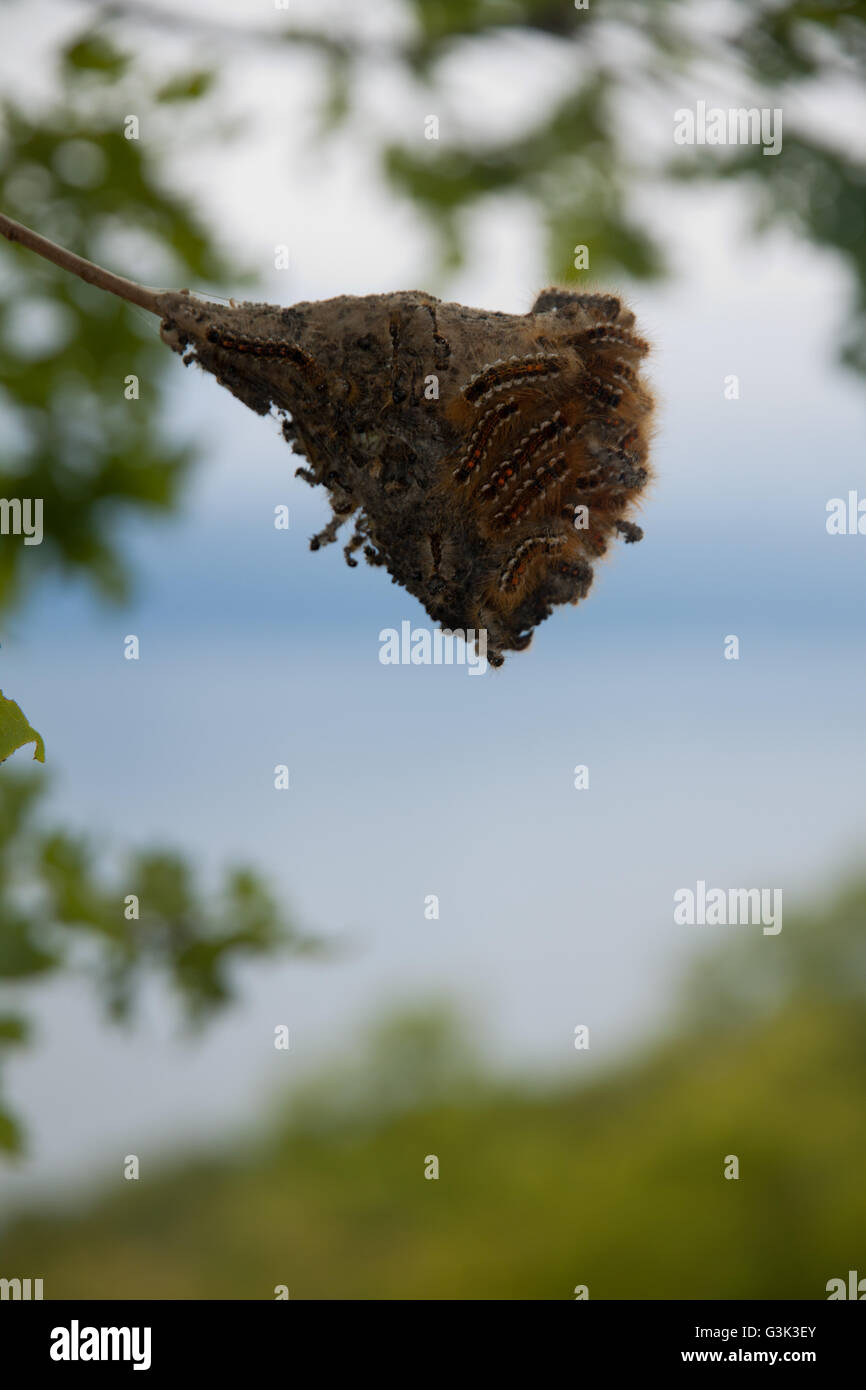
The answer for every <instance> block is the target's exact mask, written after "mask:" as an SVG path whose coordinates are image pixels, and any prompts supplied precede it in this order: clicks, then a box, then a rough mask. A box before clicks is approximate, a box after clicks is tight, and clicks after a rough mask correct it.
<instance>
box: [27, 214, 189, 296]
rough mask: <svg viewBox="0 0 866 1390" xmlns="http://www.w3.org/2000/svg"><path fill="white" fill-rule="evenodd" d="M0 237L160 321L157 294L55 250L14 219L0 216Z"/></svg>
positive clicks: (132, 281) (58, 247) (158, 294)
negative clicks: (137, 307)
mask: <svg viewBox="0 0 866 1390" xmlns="http://www.w3.org/2000/svg"><path fill="white" fill-rule="evenodd" d="M0 233H2V234H3V236H5V237H6V240H7V241H13V242H14V241H17V242H18V243H19V245H21V246H26V247H27V249H28V250H29V251H35V252H36V254H37V256H42V257H43V259H44V260H46V261H51V263H52V264H53V265H56V266H59V267H60V269H61V270H68V271H70V272H71V273H72V274H73V275H77V276H78V278H79V280H84V281H85V283H86V284H88V285H95V286H96V288H97V289H100V290H108V292H109V293H110V294H116V295H117V296H118V297H119V298H120V299H125V300H126V301H127V303H129V304H137V305H138V306H139V308H140V309H147V310H148V312H149V313H151V314H156V315H157V317H162V308H161V307H160V300H161V294H160V292H159V291H158V290H149V289H146V288H145V286H144V285H138V284H136V282H135V281H134V280H127V279H126V278H125V277H124V276H123V275H114V274H112V272H111V271H110V270H104V269H103V268H102V266H100V265H94V263H93V261H86V260H85V259H84V257H83V256H76V254H75V252H74V251H67V250H66V249H65V247H63V246H58V245H57V243H56V242H54V241H49V240H48V238H47V237H44V236H40V235H39V233H38V232H34V231H31V229H30V228H29V227H25V226H24V225H23V223H21V222H16V221H15V219H14V218H12V217H7V216H6V215H5V214H4V213H2V212H0Z"/></svg>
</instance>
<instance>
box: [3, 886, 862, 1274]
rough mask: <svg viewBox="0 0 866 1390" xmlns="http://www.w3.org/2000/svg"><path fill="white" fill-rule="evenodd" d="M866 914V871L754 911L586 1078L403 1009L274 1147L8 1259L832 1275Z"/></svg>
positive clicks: (854, 1222) (853, 1121)
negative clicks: (636, 1036)
mask: <svg viewBox="0 0 866 1390" xmlns="http://www.w3.org/2000/svg"><path fill="white" fill-rule="evenodd" d="M864 929H866V882H863V881H861V882H859V883H857V884H855V885H853V886H852V888H851V889H850V890H849V891H847V892H846V893H844V894H843V895H842V896H841V897H840V898H839V899H838V900H837V901H836V902H835V903H831V904H829V905H828V906H826V907H821V908H818V909H817V910H816V911H814V912H807V913H801V914H800V915H799V916H798V917H797V918H796V919H795V918H794V917H793V916H789V917H788V918H786V921H785V927H784V938H785V945H786V951H785V952H784V959H783V953H781V952H780V951H779V950H778V943H777V941H776V940H775V939H772V940H770V939H768V938H765V937H763V936H762V935H761V934H760V933H759V934H757V935H754V934H753V933H754V932H755V931H756V930H757V929H755V928H748V927H746V928H740V929H739V930H740V931H741V932H742V933H743V934H744V939H743V942H742V945H741V946H737V947H734V948H733V949H732V943H730V942H726V943H725V945H724V947H723V948H721V949H717V950H716V952H715V953H712V954H708V955H707V957H706V958H705V959H703V960H702V961H701V963H700V968H699V969H698V970H696V972H695V975H694V977H693V978H690V979H689V980H688V981H687V983H686V985H685V988H684V994H683V998H682V1000H681V1002H680V1004H679V1005H678V1007H677V1008H676V1010H675V1011H674V1012H673V1013H672V1015H671V1018H670V1020H669V1027H668V1029H667V1032H666V1034H665V1035H664V1036H663V1037H662V1038H661V1039H660V1040H657V1041H656V1042H655V1043H649V1044H647V1045H646V1046H645V1047H644V1048H642V1049H641V1051H640V1054H639V1055H632V1056H631V1057H630V1058H627V1059H626V1060H624V1061H620V1062H619V1063H618V1064H616V1065H614V1066H613V1067H609V1068H608V1069H606V1070H605V1071H604V1072H603V1073H602V1074H601V1076H600V1078H598V1079H596V1080H593V1081H590V1082H588V1083H584V1082H581V1080H580V1079H579V1078H580V1073H581V1070H582V1067H583V1066H584V1065H585V1059H586V1054H584V1053H580V1052H573V1053H572V1063H571V1065H570V1076H569V1078H568V1079H567V1080H566V1079H563V1078H562V1077H560V1078H559V1079H558V1080H556V1081H547V1082H542V1083H540V1084H539V1083H536V1084H534V1085H533V1084H531V1083H529V1082H528V1081H526V1080H525V1079H522V1080H517V1079H515V1080H512V1081H508V1080H507V1079H505V1080H503V1079H502V1078H501V1077H494V1076H492V1075H490V1074H488V1073H486V1072H485V1070H484V1068H483V1067H482V1065H481V1064H480V1062H479V1061H478V1059H477V1057H475V1056H474V1055H473V1050H472V1047H471V1045H470V1043H469V1042H468V1040H467V1039H466V1038H465V1037H463V1036H461V1033H460V1031H459V1028H457V1026H456V1024H455V1021H454V1019H453V1018H452V1017H451V1016H450V1015H449V1014H448V1013H447V1012H445V1013H437V1012H435V1011H433V1012H427V1013H423V1014H420V1015H416V1016H406V1017H402V1018H397V1019H394V1020H392V1022H391V1023H390V1024H388V1025H386V1026H383V1027H382V1028H380V1029H378V1030H377V1031H376V1033H375V1034H374V1035H373V1037H372V1038H371V1039H370V1040H369V1042H368V1044H367V1046H366V1048H365V1049H359V1055H358V1059H357V1061H356V1063H355V1064H354V1065H353V1066H348V1065H345V1064H344V1065H343V1066H342V1067H340V1068H338V1069H336V1070H325V1071H324V1072H323V1073H322V1074H321V1075H319V1076H316V1077H314V1078H313V1079H312V1080H311V1081H309V1082H307V1083H306V1084H305V1085H304V1086H303V1087H302V1088H300V1090H299V1091H297V1092H296V1093H295V1095H294V1098H293V1100H292V1101H291V1104H290V1108H289V1112H288V1115H287V1116H286V1117H285V1118H284V1119H282V1120H281V1121H280V1122H279V1124H278V1125H277V1126H276V1127H275V1128H274V1129H273V1130H272V1132H271V1134H270V1136H269V1137H268V1138H263V1139H261V1140H260V1141H259V1144H258V1148H257V1150H252V1151H251V1148H250V1145H249V1144H247V1145H245V1147H244V1151H243V1155H242V1156H241V1155H240V1154H239V1155H237V1156H234V1155H231V1154H229V1155H228V1156H225V1155H224V1156H223V1157H221V1158H220V1159H219V1160H214V1159H208V1160H205V1159H200V1160H188V1161H187V1162H186V1163H183V1164H180V1165H177V1164H176V1165H175V1166H174V1168H173V1170H171V1171H166V1172H164V1174H163V1176H162V1177H161V1178H159V1177H158V1178H156V1179H151V1180H150V1181H149V1182H148V1183H147V1184H139V1183H127V1182H123V1181H122V1180H121V1179H120V1177H119V1176H118V1177H116V1178H114V1179H112V1180H111V1186H110V1189H109V1188H107V1187H105V1186H103V1187H101V1188H100V1195H99V1200H98V1201H96V1203H95V1204H94V1205H91V1206H90V1207H89V1209H86V1210H84V1211H80V1210H79V1211H77V1212H72V1213H68V1214H67V1215H66V1216H65V1217H60V1218H58V1217H57V1216H56V1214H52V1216H51V1218H50V1220H49V1219H47V1218H41V1217H27V1218H22V1219H20V1220H19V1221H18V1222H17V1223H16V1224H15V1225H14V1226H13V1227H12V1229H11V1230H9V1231H8V1232H7V1233H6V1236H5V1239H4V1257H3V1258H4V1269H5V1270H6V1271H8V1272H13V1271H14V1272H20V1273H21V1274H24V1273H25V1272H30V1271H36V1270H38V1271H39V1273H40V1275H41V1276H42V1277H44V1279H45V1296H46V1297H47V1298H100V1297H103V1298H104V1297H114V1298H117V1297H120V1298H136V1297H140V1298H251V1299H269V1298H273V1297H274V1289H275V1287H276V1286H277V1285H278V1284H285V1285H288V1288H289V1291H290V1296H291V1298H292V1299H305V1298H324V1299H340V1298H353V1299H376V1298H381V1299H407V1298H408V1299H521V1298H526V1299H533V1298H544V1299H548V1298H549V1299H570V1298H573V1297H574V1292H573V1291H574V1288H575V1286H576V1285H578V1284H586V1285H588V1287H589V1295H590V1297H591V1298H635V1299H673V1298H696V1299H738V1298H759V1299H823V1298H826V1296H827V1294H826V1284H827V1281H828V1280H829V1279H831V1278H835V1277H837V1276H843V1277H847V1271H848V1270H849V1269H850V1268H855V1267H856V1266H857V1263H858V1261H860V1260H862V1252H863V1249H864V1243H866V1187H864V1184H863V1171H864V1164H866V1045H864V1044H866V970H864V945H863V943H864V941H866V930H864ZM735 930H736V929H735ZM768 984H771V985H772V987H771V988H768V987H767V986H768ZM592 1041H593V1047H594V1048H598V1047H600V1046H601V1045H602V1039H601V1038H600V1037H599V1036H598V1034H597V1033H596V1034H594V1036H593V1040H592ZM565 1046H566V1047H568V1041H567V1040H566V1041H565ZM430 1154H435V1155H437V1156H438V1158H439V1163H440V1170H439V1171H440V1176H439V1180H438V1181H434V1180H428V1179H425V1177H424V1167H425V1160H426V1158H427V1156H428V1155H430ZM730 1154H736V1155H737V1156H738V1158H739V1162H740V1176H739V1178H738V1179H737V1180H730V1179H726V1178H725V1177H724V1176H723V1170H724V1166H725V1160H726V1156H727V1155H730ZM241 1157H242V1161H241ZM860 1272H861V1274H862V1273H863V1272H864V1271H863V1267H862V1264H861V1266H860Z"/></svg>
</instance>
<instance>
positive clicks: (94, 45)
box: [63, 34, 129, 77]
mask: <svg viewBox="0 0 866 1390" xmlns="http://www.w3.org/2000/svg"><path fill="white" fill-rule="evenodd" d="M63 63H64V66H65V67H67V68H71V69H73V70H75V69H77V70H79V71H82V70H83V71H87V72H98V73H101V74H102V75H103V76H104V77H120V76H121V74H122V73H123V72H124V71H125V70H126V68H127V66H128V64H129V59H128V58H127V57H126V55H125V54H123V53H118V52H117V49H116V48H115V47H114V45H113V44H111V43H109V41H108V40H107V39H104V38H101V37H100V36H99V35H98V34H85V35H83V36H82V37H81V38H79V39H76V40H75V41H74V42H73V43H71V44H69V46H68V47H67V48H66V49H65V50H64V53H63Z"/></svg>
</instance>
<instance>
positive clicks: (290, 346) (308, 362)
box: [205, 324, 314, 368]
mask: <svg viewBox="0 0 866 1390" xmlns="http://www.w3.org/2000/svg"><path fill="white" fill-rule="evenodd" d="M205 336H206V338H207V340H208V342H209V343H214V344H216V346H217V347H221V348H222V349H223V351H224V352H246V353H249V355H250V356H251V357H282V358H285V359H286V360H287V361H289V362H294V364H295V366H296V367H305V368H309V367H312V366H313V365H314V364H313V359H312V357H310V355H309V353H306V352H304V351H303V350H302V349H301V348H299V347H298V346H297V344H296V343H287V342H283V341H282V340H281V339H277V338H252V337H244V336H242V335H240V334H236V333H229V332H227V331H226V330H225V329H222V328H217V326H216V325H215V324H212V325H211V327H210V328H209V329H208V330H207V333H206V334H205Z"/></svg>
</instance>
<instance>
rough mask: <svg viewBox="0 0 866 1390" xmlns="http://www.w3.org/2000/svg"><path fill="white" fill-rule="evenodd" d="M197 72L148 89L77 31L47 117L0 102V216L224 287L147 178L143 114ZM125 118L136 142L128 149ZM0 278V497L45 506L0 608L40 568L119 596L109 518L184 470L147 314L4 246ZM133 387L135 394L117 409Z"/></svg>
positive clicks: (3, 584)
mask: <svg viewBox="0 0 866 1390" xmlns="http://www.w3.org/2000/svg"><path fill="white" fill-rule="evenodd" d="M209 80H210V79H209V74H207V73H203V72H197V73H193V74H188V75H187V77H186V78H184V79H178V80H177V81H175V82H173V83H171V84H167V85H165V84H164V85H162V86H161V88H159V89H158V90H157V89H156V87H158V86H159V84H156V87H155V86H154V84H153V83H151V84H150V85H148V82H147V81H146V79H145V77H144V76H143V75H142V74H141V73H138V72H136V70H135V64H134V62H133V61H132V60H131V59H130V57H128V56H127V55H126V54H124V53H122V52H121V51H119V49H117V48H116V47H115V46H114V45H113V44H111V43H110V42H109V41H108V40H107V39H105V38H101V37H98V36H94V35H91V34H87V35H85V36H83V37H81V38H79V39H76V40H75V41H73V42H72V43H70V44H69V45H68V46H67V47H66V48H65V50H64V51H63V52H61V53H60V54H59V55H58V60H57V93H56V100H55V101H54V103H53V104H52V105H51V107H50V108H48V109H42V108H39V109H36V110H31V109H30V108H28V109H26V110H25V109H22V108H21V107H19V106H16V105H15V104H14V103H13V102H11V101H9V100H6V101H4V102H2V103H0V207H2V208H3V210H4V212H6V213H7V214H8V215H9V216H11V217H15V218H18V219H19V220H20V221H22V222H25V223H27V224H38V228H39V230H40V231H41V232H42V233H43V235H46V236H48V237H51V238H52V239H53V240H57V241H60V242H62V243H64V244H65V245H67V246H69V247H70V248H71V249H73V250H75V251H77V252H78V253H79V254H81V255H83V256H86V257H87V258H88V259H90V260H97V261H100V260H102V261H105V262H109V263H110V264H111V266H112V268H113V269H115V270H117V271H118V272H120V273H125V274H128V275H129V276H130V277H131V278H132V279H143V278H146V277H145V276H144V275H143V266H156V267H158V268H159V269H160V270H161V271H162V272H163V273H164V275H165V280H166V283H168V284H172V285H180V284H185V283H187V282H192V283H194V284H195V283H201V282H202V281H206V280H208V279H211V280H216V281H224V280H226V279H228V278H229V276H230V275H231V274H232V273H233V272H234V273H235V275H237V270H236V267H234V266H232V265H231V264H230V263H229V262H227V261H226V260H224V259H223V258H222V257H221V256H219V255H218V254H217V253H216V252H215V250H214V248H213V245H212V243H211V239H210V236H209V234H208V232H207V230H206V229H205V228H204V227H203V226H202V225H201V223H200V222H199V220H198V218H197V216H196V214H195V213H194V212H193V210H192V208H191V206H190V205H189V203H188V202H187V201H186V200H185V199H183V198H181V197H178V196H177V195H175V194H174V193H171V192H169V191H167V190H166V189H165V188H164V187H163V185H162V182H161V174H160V170H161V163H162V145H161V143H160V135H159V131H160V129H162V131H163V134H162V137H161V138H162V139H163V140H164V139H165V129H166V128H165V127H160V126H159V125H158V124H157V122H156V121H155V120H152V119H151V113H152V111H153V110H154V107H155V105H158V104H159V103H161V102H168V101H177V100H186V101H189V100H197V99H198V98H199V97H201V96H202V95H203V94H204V92H206V91H207V89H208V84H209ZM128 113H134V114H136V115H137V116H138V118H139V121H140V122H142V123H143V125H144V130H145V132H146V135H147V138H146V139H145V138H142V139H139V140H135V139H126V138H125V135H124V121H125V118H126V115H127V114H128ZM0 271H2V281H0V382H2V386H0V412H2V419H3V435H4V448H3V453H2V456H0V496H3V497H6V498H13V497H22V498H23V497H38V498H42V499H43V502H44V517H45V537H44V541H43V543H42V545H40V546H36V547H31V548H24V547H23V546H21V545H20V544H13V543H8V542H4V543H3V544H2V545H0V612H2V611H3V610H4V609H8V608H9V606H10V605H11V604H12V603H13V602H15V601H17V600H19V599H21V598H23V597H24V596H25V590H26V592H29V591H30V589H31V588H32V586H33V584H34V583H35V582H36V581H37V580H41V579H43V578H44V577H45V576H46V575H47V574H48V573H49V572H50V571H52V570H53V571H54V572H55V573H58V572H59V573H60V574H61V575H62V576H64V577H68V576H70V575H73V574H75V575H78V576H80V577H82V578H84V579H85V580H86V581H88V582H90V583H92V584H93V585H95V586H96V588H97V589H98V590H99V592H101V593H102V594H104V595H110V596H113V597H123V596H124V595H125V593H126V591H127V587H128V581H129V578H130V576H129V573H128V569H127V565H126V562H125V559H124V556H123V552H122V548H121V545H120V538H119V533H118V523H119V522H120V521H121V520H122V519H123V517H124V516H125V515H127V516H128V515H129V514H130V513H131V512H133V511H148V512H153V513H156V514H158V513H160V512H162V513H166V512H168V511H169V510H170V509H171V508H172V507H173V506H174V504H175V503H176V501H177V499H178V494H179V488H180V486H181V483H182V481H183V479H184V476H185V474H186V472H187V470H188V468H189V466H190V463H191V461H192V453H191V451H190V449H189V448H188V447H187V446H186V445H182V444H179V443H178V441H177V440H173V439H169V438H168V437H167V435H166V433H165V430H164V427H163V424H162V401H163V394H164V382H165V367H166V365H167V356H168V355H167V354H166V351H165V348H164V346H163V344H162V342H161V341H160V338H159V334H158V331H157V326H156V324H155V322H151V321H150V317H149V315H147V314H145V313H144V312H143V311H140V310H135V309H133V308H130V306H128V305H126V304H123V303H121V302H120V301H119V300H117V299H115V298H113V297H112V296H111V295H108V294H105V293H103V292H101V291H99V290H95V289H92V288H91V287H89V286H87V285H83V284H81V283H80V282H79V281H77V280H75V279H74V278H73V277H72V276H70V275H68V274H64V273H63V272H62V271H60V270H57V269H56V268H55V267H53V266H49V265H46V264H45V262H43V261H40V260H38V259H37V258H36V257H35V256H33V255H32V254H31V253H29V252H26V251H24V250H22V249H20V248H18V247H15V248H12V247H9V246H7V245H6V244H5V243H4V254H3V259H2V267H0ZM130 375H132V376H136V377H137V378H138V380H139V383H140V388H139V389H140V398H139V399H137V400H127V399H126V398H125V395H124V389H125V379H126V378H127V377H128V376H130Z"/></svg>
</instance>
